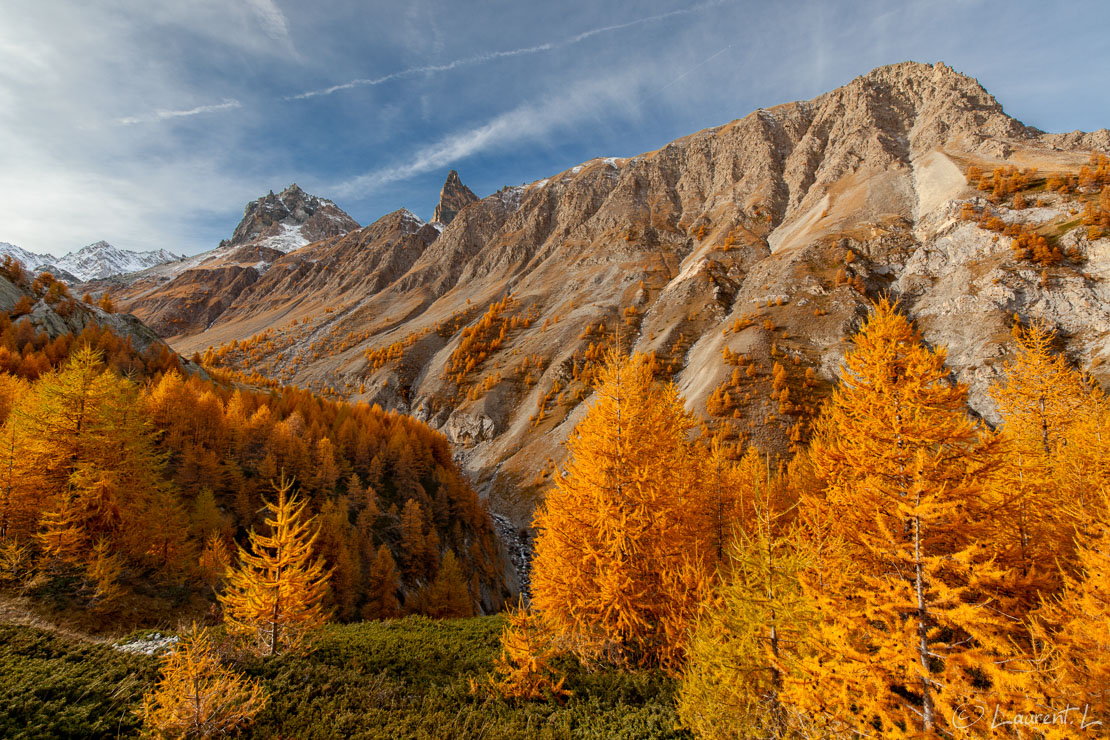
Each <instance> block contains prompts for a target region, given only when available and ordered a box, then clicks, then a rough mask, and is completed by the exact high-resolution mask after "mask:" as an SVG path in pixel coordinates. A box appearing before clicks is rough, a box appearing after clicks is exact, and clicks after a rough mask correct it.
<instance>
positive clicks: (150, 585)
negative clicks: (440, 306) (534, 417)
mask: <svg viewBox="0 0 1110 740" xmlns="http://www.w3.org/2000/svg"><path fill="white" fill-rule="evenodd" d="M10 277H12V278H13V279H14V280H15V283H13V284H14V285H16V286H17V287H18V288H19V289H21V290H23V291H24V297H23V298H22V299H21V301H23V302H26V304H27V306H26V309H27V310H26V311H24V312H20V311H12V312H3V313H0V363H2V368H3V369H4V370H5V371H6V372H5V374H3V375H0V422H2V424H3V426H2V427H0V438H2V440H3V444H2V449H0V578H3V580H4V583H5V585H6V586H7V587H8V588H11V589H13V590H15V591H18V592H19V593H21V594H25V595H30V596H31V597H33V598H35V599H37V600H41V601H42V602H43V603H47V602H48V603H50V604H51V605H53V606H54V607H57V608H60V609H63V610H66V611H68V612H71V613H72V614H73V615H74V616H76V617H77V618H79V619H83V620H84V621H86V622H89V623H90V624H98V625H101V626H106V625H110V624H115V623H116V622H117V621H118V622H120V623H126V624H144V623H153V622H156V621H158V620H160V619H166V618H168V617H169V616H170V615H180V614H181V609H184V610H185V612H190V611H191V612H194V613H198V614H200V613H204V612H205V611H207V610H208V604H209V603H210V602H211V601H212V600H213V595H214V594H213V587H214V586H217V584H218V582H219V579H220V576H221V575H222V572H223V568H224V567H226V566H227V565H228V564H229V563H230V562H231V554H232V553H234V550H235V546H236V542H237V541H242V539H243V537H244V535H245V533H246V531H247V530H248V529H250V528H252V527H257V526H259V525H261V524H262V520H261V509H262V504H263V495H268V494H269V493H270V492H271V490H272V489H271V481H273V480H277V479H278V478H279V477H281V476H286V477H288V478H291V479H292V480H293V481H295V487H296V489H297V490H298V491H299V494H300V495H301V496H302V497H304V498H306V499H307V500H308V501H309V503H310V510H311V512H312V513H313V514H315V515H317V516H318V521H319V527H320V536H319V541H318V550H319V553H320V554H321V556H322V557H323V558H324V561H325V563H326V566H327V567H328V568H329V570H330V571H331V573H332V577H331V581H330V583H331V590H330V594H329V597H328V604H329V606H330V607H332V608H333V609H334V613H335V615H336V616H337V618H339V619H341V620H351V619H358V618H377V617H391V616H398V615H400V614H402V613H407V612H411V611H418V612H422V613H431V614H437V615H443V614H444V609H445V607H444V605H443V604H441V603H438V602H437V598H436V597H435V594H437V593H442V592H443V584H440V585H439V587H438V590H434V591H433V590H431V589H432V586H433V584H435V583H436V576H437V574H438V573H439V570H440V562H441V559H442V558H443V557H444V556H445V554H446V553H452V561H453V563H458V564H459V565H457V566H456V565H452V568H451V572H450V574H449V575H450V577H451V578H453V579H455V580H456V581H458V583H456V584H453V587H455V590H456V592H457V591H458V589H462V591H463V592H465V593H466V594H468V598H466V599H465V602H464V603H462V604H461V605H460V604H459V603H457V602H456V603H454V605H453V606H451V607H450V608H449V609H448V611H449V612H450V615H452V616H468V615H470V614H472V613H475V612H476V611H477V610H479V609H481V610H485V611H491V610H496V609H497V608H499V607H500V605H501V603H502V600H503V598H504V596H505V592H504V589H503V585H502V584H503V575H502V564H501V556H500V554H499V549H498V544H497V542H496V540H495V537H494V534H493V530H492V526H491V522H490V519H489V515H488V513H487V512H486V511H485V509H484V508H483V506H482V504H481V503H480V502H479V501H478V498H477V496H476V494H475V493H474V491H473V490H472V489H471V488H470V486H469V485H468V484H467V482H466V481H465V479H464V478H462V477H461V476H460V474H459V472H458V469H457V468H456V467H455V465H454V463H453V462H452V459H451V450H450V448H449V446H448V444H447V442H446V440H445V439H444V438H443V437H442V436H441V435H439V434H437V433H435V432H432V431H431V430H430V429H428V428H427V427H426V426H424V425H423V424H421V423H419V422H417V421H415V420H413V419H411V418H409V417H406V416H402V415H399V414H395V413H386V412H383V411H382V410H381V409H380V408H376V407H375V408H371V407H369V406H367V405H365V404H360V405H353V404H348V403H337V402H331V401H324V400H322V399H320V398H318V397H316V396H314V395H312V394H311V393H309V392H307V391H300V390H297V389H294V388H277V387H274V388H272V389H262V388H258V387H252V386H249V385H247V384H245V383H242V382H239V381H238V380H237V378H236V377H235V376H233V375H231V374H227V373H222V374H221V373H216V376H215V379H214V378H213V377H212V376H208V374H207V373H203V371H201V372H192V373H191V374H188V375H185V374H183V373H182V366H183V363H182V362H181V361H180V360H179V359H178V358H177V357H176V356H175V355H173V353H172V352H169V351H168V349H166V348H165V346H164V345H152V348H151V349H148V351H145V352H138V351H136V350H135V349H134V347H133V346H132V344H131V341H130V338H128V337H121V336H119V335H117V334H115V333H114V332H113V331H112V330H111V329H108V328H102V327H96V326H89V327H87V328H86V329H85V330H84V331H83V332H82V333H81V334H79V335H74V334H72V333H60V334H57V335H55V336H51V335H50V333H48V332H47V331H46V330H44V329H38V330H36V329H35V328H34V326H33V324H32V323H31V320H30V318H29V317H27V316H21V315H20V313H26V312H30V311H31V309H32V307H33V306H34V305H36V303H42V302H50V301H52V298H53V299H54V300H53V301H52V302H53V303H54V304H55V305H60V308H61V309H62V310H66V305H67V303H68V305H69V306H72V307H73V308H70V309H69V310H76V309H75V307H76V306H77V305H78V303H79V302H77V301H75V300H74V299H73V298H71V297H69V296H68V295H66V294H64V286H62V285H61V284H60V283H56V282H52V281H51V280H50V279H49V277H48V276H47V277H40V278H37V279H35V280H34V281H30V280H28V279H27V278H26V277H24V276H22V275H20V274H12V275H10ZM55 293H57V294H58V295H57V296H54V295H53V294H55ZM13 314H15V316H14V317H13Z"/></svg>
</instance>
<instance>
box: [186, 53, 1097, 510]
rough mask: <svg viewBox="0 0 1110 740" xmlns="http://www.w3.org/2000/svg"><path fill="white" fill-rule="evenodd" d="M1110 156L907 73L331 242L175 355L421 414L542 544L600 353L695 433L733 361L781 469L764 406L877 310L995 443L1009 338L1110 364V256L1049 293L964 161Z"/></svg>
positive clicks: (1051, 279) (826, 369)
mask: <svg viewBox="0 0 1110 740" xmlns="http://www.w3.org/2000/svg"><path fill="white" fill-rule="evenodd" d="M1108 146H1110V138H1108V137H1107V135H1106V132H1105V131H1103V132H1095V133H1094V134H1078V133H1076V134H1067V135H1051V134H1044V133H1042V132H1039V131H1037V130H1035V129H1031V128H1028V127H1026V126H1024V125H1022V124H1021V123H1020V122H1018V121H1016V120H1014V119H1012V118H1010V117H1009V116H1007V115H1006V114H1005V112H1004V111H1003V110H1002V107H1001V106H1000V105H999V104H998V102H997V101H996V100H995V99H994V98H993V97H991V96H990V94H989V93H987V92H986V91H985V90H984V89H983V88H982V87H981V86H980V85H979V84H978V83H977V82H976V81H975V80H974V79H972V78H970V77H966V76H964V75H961V74H958V73H956V72H955V71H953V70H952V69H950V68H948V67H946V66H945V65H943V64H937V65H927V64H917V63H904V64H897V65H892V66H890V67H883V68H880V69H877V70H875V71H873V72H871V73H869V74H867V75H864V76H862V77H859V78H857V79H855V80H853V81H851V82H850V83H849V84H847V85H845V86H844V87H841V88H838V89H837V90H834V91H831V92H829V93H826V94H825V95H821V96H819V97H817V98H815V99H813V100H810V101H804V102H797V103H789V104H786V105H780V106H776V107H774V108H769V109H766V110H759V111H756V112H754V113H751V114H750V115H748V116H746V117H744V118H742V119H739V120H736V121H733V122H731V123H728V124H726V125H724V126H719V127H716V128H712V129H706V130H704V131H701V132H698V133H696V134H693V135H691V136H687V137H685V138H683V139H679V140H677V141H674V142H671V143H670V144H667V145H666V146H664V147H662V148H661V149H659V150H657V151H654V152H648V153H645V154H642V155H640V156H636V157H632V158H629V159H613V158H608V159H595V160H591V161H589V162H585V163H583V164H582V165H580V166H577V167H574V168H572V169H569V170H567V171H565V172H562V173H559V174H558V175H554V176H552V177H550V178H547V179H544V180H540V181H538V182H535V183H532V184H530V185H527V186H524V187H520V188H506V189H504V190H502V191H499V192H497V193H494V194H493V195H491V196H489V197H487V198H484V199H482V200H480V201H476V202H473V203H470V204H468V205H465V207H463V208H461V209H460V210H458V212H457V214H456V215H455V217H454V218H453V219H451V220H450V223H449V224H448V225H447V226H446V227H445V228H444V229H443V231H442V234H439V235H438V236H436V233H435V232H436V229H434V228H432V227H431V226H427V225H424V224H422V223H421V222H419V219H416V218H415V217H414V216H411V214H408V215H405V212H398V214H391V215H390V216H388V217H386V218H385V219H382V220H381V221H379V222H378V223H377V224H375V225H372V226H371V227H367V228H366V229H362V230H359V231H356V232H352V233H350V234H348V235H346V236H344V237H339V238H334V239H329V240H325V241H322V242H320V243H318V244H315V245H312V246H311V247H308V248H305V249H303V250H301V251H299V252H296V253H293V254H291V255H288V256H286V257H283V258H281V259H279V260H277V261H275V262H274V264H273V267H271V268H270V270H269V271H268V272H266V273H265V275H264V276H263V277H262V278H260V279H259V280H257V281H256V283H254V284H253V285H251V286H249V287H248V288H247V289H245V290H244V291H242V292H241V293H240V294H239V295H238V297H237V298H236V299H235V301H234V302H233V303H232V305H230V306H228V307H227V309H225V310H224V312H223V313H222V314H221V315H220V316H219V317H218V318H217V319H216V320H215V322H214V323H213V325H212V326H211V327H210V328H208V329H207V330H206V331H204V332H201V333H200V334H198V335H196V336H193V337H189V338H185V339H182V340H180V341H178V342H177V347H178V348H179V349H182V350H183V351H185V352H190V351H193V350H194V349H202V348H203V347H204V346H207V345H208V344H219V343H221V342H227V341H230V340H231V339H236V338H238V339H243V338H246V337H249V336H251V335H254V334H258V333H260V332H262V331H264V330H266V329H267V328H270V327H274V328H275V329H277V330H278V331H279V334H280V335H281V336H282V337H284V339H283V341H280V342H276V343H275V347H274V349H273V350H272V351H269V354H266V353H263V360H262V362H261V364H259V365H257V366H256V369H260V370H261V371H263V372H268V373H270V374H272V375H274V376H276V377H281V379H283V380H286V381H288V382H294V383H297V384H298V385H303V386H309V387H315V388H324V387H328V388H330V389H332V390H333V391H334V392H336V393H338V394H339V395H344V396H347V397H350V398H354V399H358V400H365V401H368V402H372V403H381V404H382V405H383V406H385V407H388V408H393V409H397V410H399V411H404V412H410V411H414V412H416V413H418V414H419V415H420V417H421V418H424V419H427V420H428V422H429V423H430V424H432V425H433V426H437V427H439V428H441V429H442V430H443V431H444V432H445V433H446V434H448V435H449V436H450V437H451V438H452V439H453V440H454V441H455V443H456V446H457V447H458V448H459V449H460V450H461V452H460V455H461V457H462V462H463V464H464V466H465V467H467V468H468V469H469V470H470V472H471V473H472V474H473V475H474V476H475V478H476V479H477V480H478V481H479V482H480V483H481V484H483V485H484V487H485V490H486V491H487V493H488V494H489V496H490V500H491V503H492V505H493V507H494V509H495V510H496V511H498V512H499V513H501V514H503V515H505V516H506V517H508V519H509V520H511V521H512V522H513V524H514V526H527V525H528V523H529V522H530V516H531V512H532V509H533V507H534V505H535V503H536V495H535V494H536V493H537V492H539V491H541V490H542V489H543V487H544V486H546V485H549V483H550V480H551V474H552V473H553V471H554V470H555V469H556V467H555V464H556V463H557V462H558V461H559V460H560V459H561V456H562V454H563V453H562V446H561V443H562V442H563V441H564V440H565V439H566V437H567V435H568V434H569V433H570V430H571V429H572V428H573V426H574V424H575V423H576V422H577V421H578V420H579V419H580V418H581V417H582V415H583V414H584V413H585V409H586V405H587V403H588V400H589V391H588V389H587V388H586V386H585V384H584V382H583V381H582V380H581V377H582V372H583V368H584V367H585V366H586V365H587V364H588V362H587V357H589V356H596V346H597V345H598V344H604V343H606V342H609V343H615V342H617V341H618V340H619V343H620V345H621V347H622V348H624V349H626V350H635V351H641V352H654V353H656V356H657V358H658V359H659V362H660V365H661V368H662V369H661V374H662V375H664V376H669V377H671V378H673V380H674V381H675V383H676V384H677V386H678V388H679V390H680V391H681V392H682V393H683V395H684V396H685V397H686V399H687V403H688V406H689V408H691V409H692V410H695V411H697V412H698V413H705V412H706V404H707V401H708V400H709V399H710V398H711V397H712V395H713V393H714V391H715V389H716V388H717V387H718V386H719V385H720V384H721V383H723V382H725V381H726V380H729V379H730V377H731V376H732V374H733V373H734V371H735V366H734V365H729V364H726V362H725V361H724V360H723V357H724V355H725V354H728V355H730V356H731V355H736V354H742V355H743V356H744V358H745V361H746V363H747V364H752V365H754V366H755V367H756V368H757V371H755V372H754V373H753V375H751V376H748V375H744V377H743V379H742V380H741V383H742V385H743V389H742V391H741V394H740V395H741V397H742V398H743V396H744V392H745V391H746V392H747V393H748V394H749V396H750V398H744V399H743V400H738V401H737V403H738V405H737V407H736V409H735V410H734V411H732V410H730V411H729V413H728V415H727V417H724V416H722V417H721V421H720V423H727V424H730V425H732V428H733V430H734V431H735V432H742V433H743V434H744V435H746V440H747V441H748V442H750V443H753V444H756V445H758V446H760V447H762V448H764V449H768V450H774V451H785V450H786V449H788V447H789V444H790V433H791V432H790V429H789V423H786V422H790V423H792V419H793V418H794V417H791V416H790V412H789V411H787V412H780V410H779V407H778V404H772V403H771V402H769V401H768V396H769V391H770V380H769V378H770V372H771V369H772V367H773V366H774V365H775V363H779V364H781V365H783V366H784V367H785V368H786V370H787V373H788V375H789V376H790V377H791V378H793V379H794V380H795V381H797V380H798V379H799V378H801V376H802V375H803V374H804V373H805V371H806V369H807V368H813V370H814V371H815V372H816V374H817V379H818V382H817V388H813V389H809V390H805V391H804V394H808V395H807V397H806V398H804V399H799V398H797V397H796V396H795V397H793V398H794V400H793V401H792V403H801V402H804V403H807V404H814V405H815V404H816V403H818V402H819V401H820V398H821V397H822V396H823V394H824V393H827V391H828V388H829V387H830V386H831V383H832V382H833V381H834V380H835V377H836V374H837V373H838V372H839V366H840V361H841V358H842V357H843V355H844V353H845V352H846V351H847V349H848V347H849V344H848V338H849V337H850V336H851V334H852V333H853V332H854V331H855V330H856V329H857V328H858V327H859V324H860V321H861V320H862V318H863V317H864V316H866V313H867V310H868V305H869V302H870V300H872V299H873V298H875V297H877V296H878V295H880V294H884V293H885V294H888V295H891V296H892V297H894V298H896V299H898V300H899V301H900V302H901V305H902V306H903V307H904V308H905V310H907V311H908V312H909V313H910V314H911V315H912V316H913V317H914V318H915V319H916V320H917V322H918V324H919V326H920V328H921V329H922V331H923V333H924V336H925V338H926V340H927V341H929V342H930V343H932V344H934V345H946V346H947V347H948V348H949V354H948V359H949V364H950V366H951V367H952V368H953V370H954V372H955V373H956V374H957V375H958V376H959V377H960V379H961V380H964V381H965V382H967V383H968V384H969V386H970V389H971V403H972V405H973V407H974V408H975V409H976V410H977V411H978V412H979V413H981V414H982V415H983V416H984V417H985V418H987V419H988V420H989V419H993V418H995V417H994V416H993V414H994V410H993V406H992V404H991V402H990V398H989V394H988V388H989V385H990V383H991V381H992V380H993V379H994V378H996V377H997V375H998V372H999V370H1000V368H1001V365H1002V363H1003V362H1004V360H1005V358H1006V357H1007V356H1009V353H1010V352H1011V351H1012V344H1011V341H1012V340H1011V337H1010V333H1009V329H1010V325H1011V321H1012V316H1013V314H1015V313H1016V314H1018V315H1019V317H1021V318H1022V319H1024V320H1029V319H1032V318H1039V319H1041V320H1044V321H1047V322H1048V323H1049V324H1051V325H1054V326H1057V327H1059V328H1060V329H1061V330H1062V331H1063V338H1064V340H1065V346H1066V350H1067V351H1068V353H1069V354H1070V356H1071V357H1072V358H1073V359H1074V360H1076V361H1078V362H1081V363H1083V364H1084V366H1086V364H1087V363H1089V362H1090V361H1091V360H1093V359H1094V358H1096V357H1102V356H1103V355H1105V354H1106V353H1107V351H1108V350H1110V347H1108V345H1107V336H1108V334H1107V332H1110V313H1108V308H1107V307H1108V306H1110V301H1108V299H1110V294H1108V293H1107V290H1108V289H1107V288H1105V287H1104V286H1105V285H1106V284H1110V283H1107V280H1110V240H1106V239H1103V240H1097V241H1089V240H1087V239H1085V238H1083V237H1081V236H1078V235H1076V234H1075V233H1074V232H1072V233H1070V234H1067V235H1065V236H1064V237H1063V241H1062V242H1061V243H1062V244H1063V245H1065V246H1071V247H1073V248H1074V249H1075V250H1076V252H1077V253H1078V255H1079V256H1080V258H1081V261H1080V262H1076V261H1071V262H1067V263H1065V264H1063V265H1060V266H1058V267H1054V268H1051V269H1050V270H1047V271H1044V274H1042V270H1041V268H1040V267H1035V266H1032V265H1030V264H1029V263H1024V262H1017V261H1015V258H1014V256H1013V253H1012V250H1011V249H1010V246H1009V238H1008V237H1000V238H997V239H996V238H995V237H996V235H995V234H994V233H991V232H986V231H983V230H981V229H979V228H978V227H977V226H976V225H974V224H971V223H967V222H964V221H961V220H960V219H959V212H960V205H961V203H963V202H964V201H968V200H973V199H976V198H978V197H979V196H980V195H981V194H980V193H978V192H977V191H975V190H974V189H972V188H969V187H968V186H967V184H966V181H965V178H964V171H965V170H966V167H967V166H968V165H969V164H971V163H977V164H979V165H980V166H982V167H984V168H985V169H990V168H992V167H994V166H996V165H1003V164H1014V165H1016V166H1018V167H1029V166H1037V167H1039V168H1040V170H1041V172H1042V173H1047V172H1052V171H1060V172H1062V171H1069V172H1074V171H1076V170H1077V169H1078V167H1079V165H1080V164H1083V163H1085V162H1086V160H1087V158H1088V155H1089V151H1090V149H1091V148H1103V149H1105V148H1106V147H1108ZM456 179H457V178H456ZM448 182H449V184H450V182H451V179H450V178H449V181H448ZM446 190H447V187H446V186H445V192H446ZM1043 201H1044V202H1043V203H1042V204H1041V205H1040V206H1037V207H1035V208H1030V209H1028V210H1024V211H1007V210H1006V209H1001V210H1000V211H999V215H1000V217H1003V218H1005V219H1021V220H1027V221H1030V222H1033V223H1038V224H1045V223H1063V222H1064V221H1066V220H1067V219H1068V218H1069V217H1070V216H1069V209H1070V208H1071V207H1072V206H1071V205H1070V204H1068V203H1066V202H1065V201H1064V199H1063V198H1062V197H1060V196H1057V195H1055V194H1046V195H1045V196H1044V198H1043ZM991 207H992V208H993V207H994V206H991ZM1084 260H1085V261H1084ZM506 295H511V296H512V298H511V301H510V302H509V305H508V307H507V308H506V309H505V310H504V316H503V317H502V318H503V319H504V320H505V322H506V325H505V328H504V336H503V337H502V338H501V339H500V340H498V341H499V344H498V345H497V346H496V347H494V346H493V339H494V338H495V337H496V336H497V335H498V333H499V331H500V329H498V326H499V325H496V324H495V322H497V321H500V320H501V319H498V318H494V319H487V324H489V325H494V330H493V331H492V332H491V333H490V334H489V336H488V337H486V336H485V335H482V337H483V338H482V341H481V342H480V343H479V344H481V346H482V347H483V348H484V350H483V351H484V352H485V354H484V355H481V359H480V360H479V359H477V358H478V355H477V354H475V353H476V352H477V351H478V350H475V349H474V347H475V346H478V345H476V344H475V342H474V337H475V336H476V335H478V334H480V333H481V332H483V331H486V330H485V329H482V321H483V319H482V318H481V317H482V315H483V313H485V312H486V311H487V309H488V308H489V307H490V306H491V304H493V303H495V302H497V301H500V300H501V299H502V298H504V297H505V296H506ZM329 308H330V309H331V310H330V312H329V311H328V309H329ZM510 319H511V320H512V321H513V323H511V325H510V323H509V321H510ZM290 322H299V323H297V328H296V329H288V330H284V329H282V327H283V326H287V325H289V323H290ZM491 322H493V323H491ZM599 324H603V325H604V326H603V328H602V329H600V330H599V328H598V327H599ZM464 333H468V337H469V338H467V337H464ZM464 340H465V341H466V342H467V343H468V346H470V347H471V349H470V350H468V351H467V352H469V353H470V354H469V355H468V354H467V352H464V351H463V349H462V348H463V345H464ZM591 346H593V347H594V349H591ZM391 347H392V349H390V348H391ZM726 350H727V353H726ZM591 353H593V355H591ZM468 356H473V357H475V360H476V361H475V363H474V366H473V367H472V368H471V369H470V370H469V371H468V372H467V374H466V376H465V378H464V379H463V382H462V383H461V384H460V383H459V382H457V381H458V368H459V367H460V366H465V364H466V360H467V358H468ZM460 358H461V359H462V362H461V363H459V362H458V360H459V359H460ZM747 364H746V365H745V367H746V366H747ZM792 382H794V381H792ZM792 387H794V388H798V389H799V390H798V391H797V393H803V391H802V390H800V381H799V382H798V383H795V385H794V386H792Z"/></svg>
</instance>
